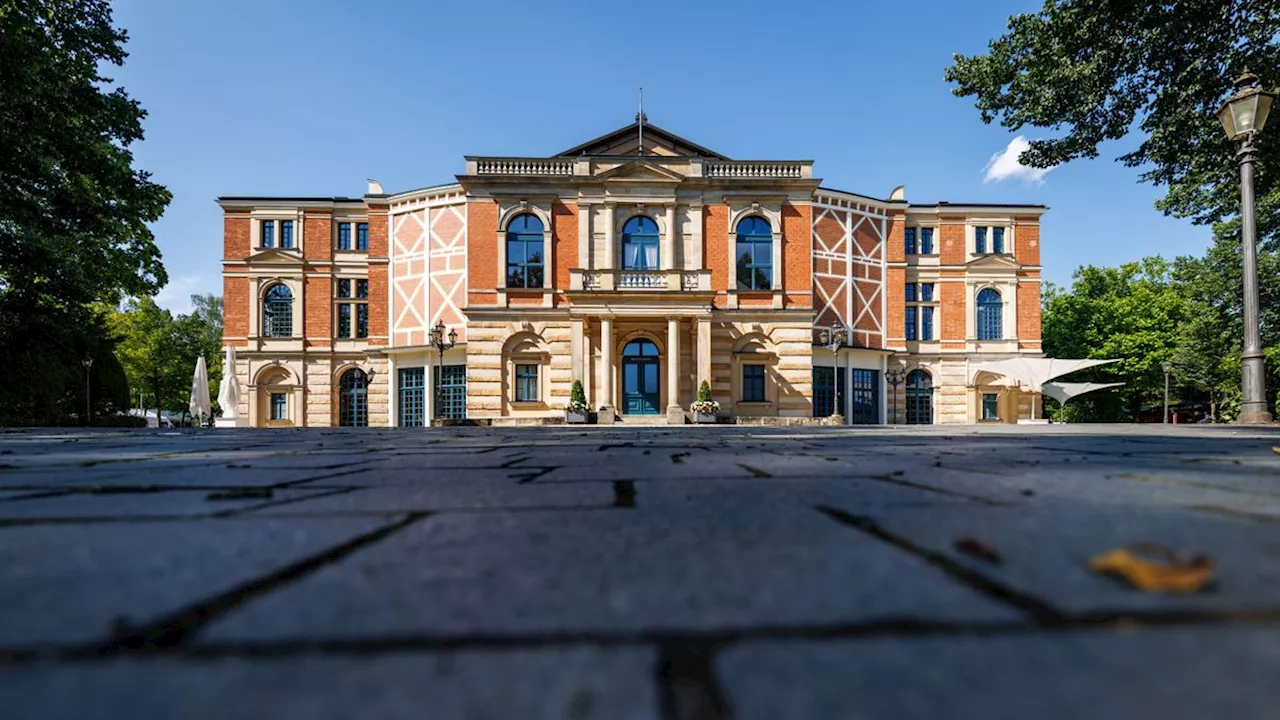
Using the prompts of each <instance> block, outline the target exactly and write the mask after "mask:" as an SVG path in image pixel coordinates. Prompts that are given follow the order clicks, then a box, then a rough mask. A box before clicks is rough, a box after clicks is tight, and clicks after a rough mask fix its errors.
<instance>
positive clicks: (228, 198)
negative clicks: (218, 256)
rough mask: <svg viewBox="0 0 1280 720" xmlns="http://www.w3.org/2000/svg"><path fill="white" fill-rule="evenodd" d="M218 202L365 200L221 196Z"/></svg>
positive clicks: (361, 199) (362, 200)
mask: <svg viewBox="0 0 1280 720" xmlns="http://www.w3.org/2000/svg"><path fill="white" fill-rule="evenodd" d="M218 202H220V203H228V202H338V203H341V202H354V203H363V202H364V199H363V198H349V197H281V196H275V195H220V196H219V197H218Z"/></svg>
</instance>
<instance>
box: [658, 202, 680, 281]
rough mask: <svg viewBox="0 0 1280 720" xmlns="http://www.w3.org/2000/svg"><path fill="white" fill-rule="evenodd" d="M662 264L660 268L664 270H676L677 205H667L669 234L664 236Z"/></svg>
mask: <svg viewBox="0 0 1280 720" xmlns="http://www.w3.org/2000/svg"><path fill="white" fill-rule="evenodd" d="M661 260H662V262H661V265H660V267H661V268H662V269H663V270H674V269H676V267H677V266H676V206H675V203H670V204H668V205H667V232H666V234H665V235H663V236H662V258H661Z"/></svg>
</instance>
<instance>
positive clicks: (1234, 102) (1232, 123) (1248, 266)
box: [1218, 71, 1275, 425]
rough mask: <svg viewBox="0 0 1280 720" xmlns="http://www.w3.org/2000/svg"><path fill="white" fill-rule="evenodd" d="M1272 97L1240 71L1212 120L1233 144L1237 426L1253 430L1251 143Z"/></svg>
mask: <svg viewBox="0 0 1280 720" xmlns="http://www.w3.org/2000/svg"><path fill="white" fill-rule="evenodd" d="M1274 99H1275V93H1273V92H1269V91H1267V90H1263V89H1262V83H1261V82H1260V81H1259V80H1258V76H1257V75H1254V74H1253V73H1250V72H1248V71H1245V73H1244V74H1243V75H1241V76H1240V77H1239V78H1238V79H1237V80H1236V82H1235V92H1234V93H1232V94H1231V97H1229V98H1227V99H1226V102H1224V103H1222V107H1220V108H1218V119H1220V120H1221V121H1222V127H1223V128H1224V129H1225V130H1226V131H1227V137H1229V138H1231V140H1232V141H1234V142H1236V143H1239V149H1238V150H1237V152H1236V161H1237V162H1239V163H1240V242H1241V243H1242V245H1243V250H1244V353H1243V357H1242V360H1243V363H1242V365H1243V368H1242V370H1241V382H1240V385H1241V388H1240V389H1241V393H1242V395H1243V402H1242V404H1241V407H1240V418H1239V421H1240V422H1241V423H1242V424H1247V425H1253V424H1262V423H1269V422H1271V413H1270V411H1268V410H1267V392H1266V380H1265V376H1264V375H1263V363H1262V347H1261V343H1260V341H1259V327H1258V251H1257V245H1256V241H1255V237H1254V221H1253V160H1254V151H1255V147H1254V144H1253V142H1254V139H1255V137H1256V136H1257V134H1258V133H1260V132H1262V128H1263V127H1264V126H1265V125H1266V123H1267V115H1268V114H1270V112H1271V102H1272V101H1273V100H1274Z"/></svg>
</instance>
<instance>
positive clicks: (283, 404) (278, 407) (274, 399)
mask: <svg viewBox="0 0 1280 720" xmlns="http://www.w3.org/2000/svg"><path fill="white" fill-rule="evenodd" d="M288 407H289V406H288V403H287V401H286V398H285V395H284V393H271V419H272V420H288V419H289V409H288Z"/></svg>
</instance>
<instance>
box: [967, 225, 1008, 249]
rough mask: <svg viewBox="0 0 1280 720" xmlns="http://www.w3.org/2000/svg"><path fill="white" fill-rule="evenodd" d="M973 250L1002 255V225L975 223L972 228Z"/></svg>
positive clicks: (1003, 231) (1004, 246)
mask: <svg viewBox="0 0 1280 720" xmlns="http://www.w3.org/2000/svg"><path fill="white" fill-rule="evenodd" d="M973 251H974V252H975V253H982V254H993V255H1004V254H1006V252H1007V250H1006V245H1005V228H1004V226H1003V225H977V226H975V227H974V228H973Z"/></svg>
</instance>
